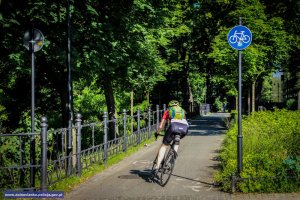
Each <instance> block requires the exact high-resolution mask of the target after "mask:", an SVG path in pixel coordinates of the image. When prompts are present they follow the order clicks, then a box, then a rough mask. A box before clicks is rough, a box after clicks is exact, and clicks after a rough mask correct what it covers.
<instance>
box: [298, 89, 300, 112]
mask: <svg viewBox="0 0 300 200" xmlns="http://www.w3.org/2000/svg"><path fill="white" fill-rule="evenodd" d="M298 110H300V90H299V91H298Z"/></svg>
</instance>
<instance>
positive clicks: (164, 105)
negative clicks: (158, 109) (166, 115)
mask: <svg viewBox="0 0 300 200" xmlns="http://www.w3.org/2000/svg"><path fill="white" fill-rule="evenodd" d="M163 108H164V112H165V111H166V110H167V105H166V104H163Z"/></svg>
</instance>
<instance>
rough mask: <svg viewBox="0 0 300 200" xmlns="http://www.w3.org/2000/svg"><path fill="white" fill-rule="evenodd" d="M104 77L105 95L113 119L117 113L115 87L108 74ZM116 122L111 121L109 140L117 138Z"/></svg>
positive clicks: (110, 117) (109, 114)
mask: <svg viewBox="0 0 300 200" xmlns="http://www.w3.org/2000/svg"><path fill="white" fill-rule="evenodd" d="M103 77H104V80H103V82H102V84H103V90H104V95H105V100H106V106H107V112H108V117H109V119H110V120H111V119H115V116H116V114H117V113H116V105H115V99H114V93H113V87H112V83H111V79H110V78H109V77H108V76H107V75H104V76H103ZM115 124H116V123H115V122H111V123H109V124H108V128H109V132H108V133H109V135H108V138H109V140H113V139H114V138H115V134H116V125H115Z"/></svg>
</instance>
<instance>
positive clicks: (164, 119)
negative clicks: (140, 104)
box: [157, 110, 169, 132]
mask: <svg viewBox="0 0 300 200" xmlns="http://www.w3.org/2000/svg"><path fill="white" fill-rule="evenodd" d="M168 119H169V112H168V111H167V110H166V111H165V112H164V114H163V117H162V120H161V122H160V124H159V127H158V129H157V132H160V131H162V130H164V127H165V124H166V122H167V120H168Z"/></svg>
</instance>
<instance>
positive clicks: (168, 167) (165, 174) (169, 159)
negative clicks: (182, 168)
mask: <svg viewBox="0 0 300 200" xmlns="http://www.w3.org/2000/svg"><path fill="white" fill-rule="evenodd" d="M174 155H175V154H174V150H173V149H171V150H170V151H169V152H168V154H167V156H166V158H165V160H164V161H165V162H164V164H163V165H162V168H161V169H160V170H161V174H160V185H161V186H163V187H164V186H165V185H166V184H167V183H168V181H169V180H170V178H171V174H172V172H173V169H174V165H175V156H174Z"/></svg>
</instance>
